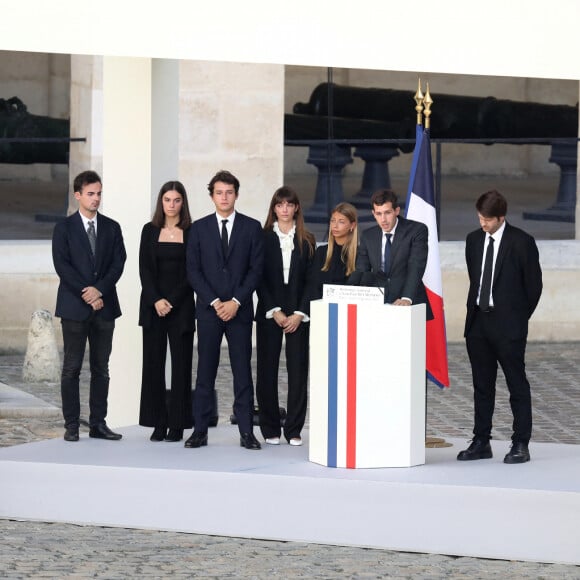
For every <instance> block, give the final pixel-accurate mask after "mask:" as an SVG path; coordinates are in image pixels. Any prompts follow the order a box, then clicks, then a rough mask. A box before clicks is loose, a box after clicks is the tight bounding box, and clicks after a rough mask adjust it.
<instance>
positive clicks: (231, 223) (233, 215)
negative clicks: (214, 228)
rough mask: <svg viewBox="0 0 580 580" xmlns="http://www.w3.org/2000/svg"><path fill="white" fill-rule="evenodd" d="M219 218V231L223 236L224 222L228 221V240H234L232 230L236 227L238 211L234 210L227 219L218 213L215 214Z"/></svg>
mask: <svg viewBox="0 0 580 580" xmlns="http://www.w3.org/2000/svg"><path fill="white" fill-rule="evenodd" d="M215 217H216V218H217V225H218V231H219V234H220V236H221V235H222V222H223V221H224V220H227V223H226V230H228V240H231V239H232V228H233V227H234V220H235V219H236V211H235V210H234V211H233V212H232V213H231V214H230V215H229V216H228V217H227V218H225V217H222V216H221V215H220V214H219V213H218V212H217V211H216V212H215Z"/></svg>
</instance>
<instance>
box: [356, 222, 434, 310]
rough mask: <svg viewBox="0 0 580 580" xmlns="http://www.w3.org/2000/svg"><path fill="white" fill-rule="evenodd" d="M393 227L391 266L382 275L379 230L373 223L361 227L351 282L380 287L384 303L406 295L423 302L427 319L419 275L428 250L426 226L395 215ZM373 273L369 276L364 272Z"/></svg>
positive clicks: (414, 302) (423, 289)
mask: <svg viewBox="0 0 580 580" xmlns="http://www.w3.org/2000/svg"><path fill="white" fill-rule="evenodd" d="M397 219H398V222H397V228H396V230H395V236H394V238H393V243H392V247H391V267H390V270H389V272H387V273H386V274H383V273H381V259H382V238H383V231H382V230H381V228H380V227H379V226H378V225H377V226H373V227H371V228H369V229H368V230H365V231H364V232H363V233H362V235H361V240H360V244H359V248H358V252H357V258H356V272H355V273H354V275H353V277H352V279H351V282H354V283H359V284H363V283H364V284H368V285H376V286H381V287H384V289H385V303H389V304H390V303H392V302H394V301H395V300H397V299H398V298H403V297H406V298H410V299H411V300H412V301H413V304H426V306H427V319H428V320H429V319H431V318H433V313H432V311H431V307H430V305H429V300H428V299H427V292H426V291H425V286H424V284H423V274H424V273H425V268H426V266H427V255H428V252H429V247H428V238H429V232H428V230H427V226H426V225H425V224H422V223H420V222H416V221H413V220H408V219H405V218H402V217H399V218H397ZM369 272H370V273H372V274H373V278H374V282H375V283H374V284H372V283H371V282H372V281H373V279H372V278H370V277H369V275H368V273H369Z"/></svg>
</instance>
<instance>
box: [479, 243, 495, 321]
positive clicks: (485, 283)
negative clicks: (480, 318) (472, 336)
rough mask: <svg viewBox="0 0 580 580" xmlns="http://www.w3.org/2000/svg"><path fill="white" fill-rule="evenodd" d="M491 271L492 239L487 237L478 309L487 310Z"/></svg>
mask: <svg viewBox="0 0 580 580" xmlns="http://www.w3.org/2000/svg"><path fill="white" fill-rule="evenodd" d="M492 270H493V238H492V237H491V236H489V243H488V244H487V252H486V253H485V263H484V264H483V276H482V277H481V288H480V290H479V308H480V309H481V310H484V311H485V310H489V298H490V294H491V272H492Z"/></svg>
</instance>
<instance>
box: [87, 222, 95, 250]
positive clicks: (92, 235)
mask: <svg viewBox="0 0 580 580" xmlns="http://www.w3.org/2000/svg"><path fill="white" fill-rule="evenodd" d="M87 236H89V244H90V245H91V252H92V253H93V256H94V255H95V250H96V248H97V232H95V223H94V222H93V221H92V220H90V221H89V227H88V228H87Z"/></svg>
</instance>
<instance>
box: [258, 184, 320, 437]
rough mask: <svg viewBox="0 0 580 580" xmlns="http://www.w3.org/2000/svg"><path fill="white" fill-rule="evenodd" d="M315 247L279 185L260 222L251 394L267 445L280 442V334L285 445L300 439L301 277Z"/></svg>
mask: <svg viewBox="0 0 580 580" xmlns="http://www.w3.org/2000/svg"><path fill="white" fill-rule="evenodd" d="M314 248H315V240H314V236H313V235H312V234H311V233H310V232H309V231H308V230H306V228H305V226H304V218H303V216H302V208H301V207H300V201H299V199H298V195H297V194H296V192H295V191H294V190H293V189H292V188H290V187H287V186H283V187H280V188H279V189H278V190H276V192H275V193H274V196H273V197H272V201H271V202H270V209H269V211H268V217H267V219H266V223H265V224H264V271H263V275H262V281H261V284H260V286H259V287H258V307H257V309H256V345H257V380H256V397H257V400H258V408H259V413H260V430H261V432H262V435H263V437H264V439H265V440H266V443H268V444H270V445H279V444H280V435H281V426H280V408H279V404H278V369H279V364H280V352H281V350H282V337H283V336H284V337H285V338H286V369H287V371H288V402H287V415H286V420H285V423H284V437H285V438H286V440H287V441H288V443H290V445H294V446H298V445H302V438H301V435H300V434H301V431H302V427H303V426H304V421H305V420H306V404H307V390H308V348H309V343H308V338H309V332H310V328H309V326H310V325H309V324H308V320H309V318H308V314H309V312H310V302H309V297H308V288H307V285H306V280H307V273H308V270H309V268H310V265H311V262H312V257H313V255H314Z"/></svg>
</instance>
